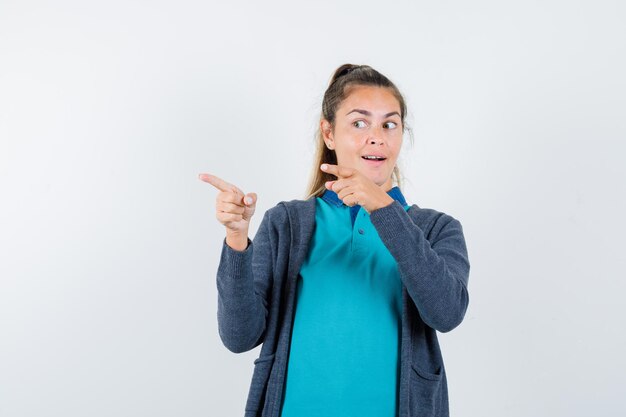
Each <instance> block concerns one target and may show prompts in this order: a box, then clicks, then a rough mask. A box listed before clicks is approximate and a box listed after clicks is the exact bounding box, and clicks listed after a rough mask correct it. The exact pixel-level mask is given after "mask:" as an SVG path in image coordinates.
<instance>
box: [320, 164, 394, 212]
mask: <svg viewBox="0 0 626 417" xmlns="http://www.w3.org/2000/svg"><path fill="white" fill-rule="evenodd" d="M320 169H321V170H322V171H324V172H327V173H329V174H332V175H334V176H336V177H337V178H338V179H337V180H334V181H326V184H325V185H326V188H327V189H329V190H333V191H334V192H336V193H337V196H338V197H339V198H340V199H341V200H342V201H343V203H344V204H345V205H346V206H350V207H352V206H355V205H357V204H358V205H360V206H361V207H363V208H364V209H365V210H366V211H367V212H368V213H371V212H372V211H374V210H376V209H379V208H381V207H385V206H387V205H389V204H391V203H393V198H391V196H389V194H387V192H386V191H385V190H383V189H382V188H381V187H380V186H379V185H378V184H376V183H375V182H374V181H372V180H371V179H369V178H368V177H366V176H365V175H363V174H362V173H361V172H359V171H358V170H357V169H355V168H349V167H344V166H340V165H332V164H322V166H321V167H320Z"/></svg>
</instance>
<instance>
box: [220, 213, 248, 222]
mask: <svg viewBox="0 0 626 417" xmlns="http://www.w3.org/2000/svg"><path fill="white" fill-rule="evenodd" d="M217 219H218V220H219V221H220V222H238V221H241V220H243V215H241V214H235V213H222V212H220V213H217Z"/></svg>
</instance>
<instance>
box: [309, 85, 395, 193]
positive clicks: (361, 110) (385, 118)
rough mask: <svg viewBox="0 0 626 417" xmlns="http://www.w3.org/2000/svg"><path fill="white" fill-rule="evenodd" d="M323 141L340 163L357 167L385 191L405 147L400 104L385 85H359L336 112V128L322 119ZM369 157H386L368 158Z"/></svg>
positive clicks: (390, 185)
mask: <svg viewBox="0 0 626 417" xmlns="http://www.w3.org/2000/svg"><path fill="white" fill-rule="evenodd" d="M320 126H321V128H322V132H323V135H324V142H326V146H328V147H329V148H330V149H334V150H335V153H336V154H337V164H338V165H341V166H346V167H350V168H355V169H357V170H358V171H359V172H361V173H362V174H364V175H365V176H367V177H368V178H369V179H371V180H372V181H373V182H375V183H376V184H377V185H379V186H381V187H382V188H383V189H384V190H385V191H389V190H390V189H391V187H392V180H391V174H392V173H393V168H394V167H395V165H396V160H397V159H398V154H399V153H400V148H401V146H402V122H401V117H400V104H399V103H398V100H397V99H396V98H395V96H394V95H393V94H392V93H391V91H390V90H389V89H387V88H384V87H375V86H357V87H353V88H352V90H351V92H350V94H349V95H348V97H347V98H346V99H344V100H343V101H342V102H341V104H340V105H339V108H338V109H337V113H336V115H335V128H334V130H332V129H331V125H330V123H329V122H328V121H327V120H322V121H321V125H320ZM366 156H377V157H382V158H384V160H371V159H369V160H368V159H365V158H364V157H366Z"/></svg>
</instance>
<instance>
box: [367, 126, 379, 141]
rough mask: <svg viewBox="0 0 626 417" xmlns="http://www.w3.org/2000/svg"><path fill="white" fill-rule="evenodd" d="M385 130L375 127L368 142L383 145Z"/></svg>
mask: <svg viewBox="0 0 626 417" xmlns="http://www.w3.org/2000/svg"><path fill="white" fill-rule="evenodd" d="M382 137H383V132H382V131H381V128H379V129H374V130H373V131H372V133H371V136H370V137H369V138H368V140H367V143H368V144H371V145H376V144H379V145H382V144H383V139H382Z"/></svg>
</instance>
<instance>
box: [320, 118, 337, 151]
mask: <svg viewBox="0 0 626 417" xmlns="http://www.w3.org/2000/svg"><path fill="white" fill-rule="evenodd" d="M320 130H321V132H322V136H323V138H324V142H325V143H326V147H327V148H328V149H335V140H334V139H333V131H332V126H331V125H330V122H328V120H326V119H322V120H321V122H320Z"/></svg>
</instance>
